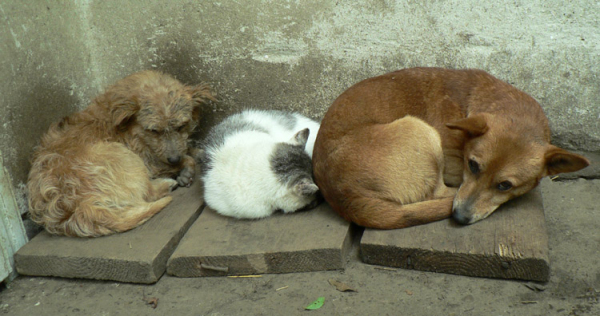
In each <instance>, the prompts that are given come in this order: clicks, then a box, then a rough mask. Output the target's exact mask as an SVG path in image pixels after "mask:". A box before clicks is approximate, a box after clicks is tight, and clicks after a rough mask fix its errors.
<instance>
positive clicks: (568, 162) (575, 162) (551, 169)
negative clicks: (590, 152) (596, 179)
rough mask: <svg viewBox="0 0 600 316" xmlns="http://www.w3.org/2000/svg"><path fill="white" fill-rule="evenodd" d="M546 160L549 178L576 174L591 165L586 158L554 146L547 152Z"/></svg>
mask: <svg viewBox="0 0 600 316" xmlns="http://www.w3.org/2000/svg"><path fill="white" fill-rule="evenodd" d="M544 160H545V161H546V173H547V175H549V176H553V175H555V174H559V173H565V172H574V171H577V170H581V169H583V168H585V167H587V166H589V165H590V161H589V160H587V159H586V158H585V157H583V156H580V155H577V154H574V153H571V152H568V151H566V150H564V149H562V148H558V147H556V146H552V145H550V146H549V148H548V150H547V151H546V154H545V155H544Z"/></svg>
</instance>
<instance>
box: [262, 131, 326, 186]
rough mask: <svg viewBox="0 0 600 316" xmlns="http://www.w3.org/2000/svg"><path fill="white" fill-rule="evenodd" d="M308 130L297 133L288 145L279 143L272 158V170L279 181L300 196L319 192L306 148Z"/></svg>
mask: <svg viewBox="0 0 600 316" xmlns="http://www.w3.org/2000/svg"><path fill="white" fill-rule="evenodd" d="M309 132H310V131H309V130H308V128H305V129H303V130H301V131H299V132H298V133H296V134H295V135H294V136H293V137H292V139H290V141H289V142H287V143H278V144H277V145H276V146H275V149H274V150H273V153H272V154H271V157H270V159H269V160H270V163H271V170H272V171H273V173H274V174H275V175H276V176H277V180H278V181H279V182H280V183H281V184H284V185H287V186H288V187H289V188H293V190H294V191H295V192H296V193H297V194H298V195H300V196H310V195H314V194H315V193H316V192H317V191H318V187H317V185H316V184H315V183H314V181H313V178H312V161H311V159H310V157H309V156H308V154H307V153H306V151H304V147H305V146H306V141H307V139H308V134H309Z"/></svg>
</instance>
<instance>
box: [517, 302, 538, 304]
mask: <svg viewBox="0 0 600 316" xmlns="http://www.w3.org/2000/svg"><path fill="white" fill-rule="evenodd" d="M537 303H538V302H537V301H521V304H537Z"/></svg>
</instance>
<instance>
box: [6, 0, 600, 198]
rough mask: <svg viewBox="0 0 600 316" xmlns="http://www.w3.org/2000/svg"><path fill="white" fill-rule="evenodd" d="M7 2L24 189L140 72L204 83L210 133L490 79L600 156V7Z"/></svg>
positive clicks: (308, 1) (11, 138)
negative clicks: (398, 83)
mask: <svg viewBox="0 0 600 316" xmlns="http://www.w3.org/2000/svg"><path fill="white" fill-rule="evenodd" d="M353 3H355V2H353V1H334V0H302V1H285V0H272V1H269V0H248V1H233V0H221V1H199V0H198V1H184V0H171V1H143V2H142V1H131V2H122V1H115V0H110V1H91V0H88V1H76V2H75V3H70V2H64V3H63V2H53V1H35V2H33V1H28V2H22V1H10V0H0V30H1V31H2V32H0V123H1V124H0V130H1V132H0V151H1V152H2V155H3V157H4V161H5V164H6V165H7V166H8V169H9V173H10V174H11V176H12V180H13V183H14V185H15V187H22V184H23V183H25V182H26V178H27V172H28V169H29V160H28V159H29V157H30V155H31V153H32V150H33V147H34V145H35V144H36V143H37V141H38V139H39V137H40V136H41V135H42V133H43V132H44V131H45V130H46V129H47V128H48V126H49V125H50V123H51V122H53V121H55V120H57V119H59V118H60V117H62V116H64V115H67V114H68V113H71V112H73V111H75V110H77V109H81V108H82V107H84V106H86V105H87V103H88V101H89V99H90V98H92V97H93V96H95V95H96V94H97V93H99V92H100V91H101V90H102V89H103V87H105V86H107V85H109V84H111V83H113V82H114V81H116V80H117V79H119V78H121V77H124V76H126V75H127V74H129V73H132V72H135V71H138V70H142V69H147V68H157V69H160V70H163V71H165V72H168V73H171V74H173V75H175V76H176V77H177V78H179V79H180V80H182V81H183V82H185V83H190V84H191V83H197V82H200V81H206V82H208V83H210V84H211V85H212V86H213V87H214V88H215V90H216V91H217V92H218V94H219V96H220V98H221V101H220V102H218V103H215V104H212V105H210V106H208V107H207V108H206V110H205V111H204V117H203V119H202V123H203V126H205V127H204V128H203V129H202V130H201V134H202V133H203V132H205V131H206V129H207V128H208V127H210V125H211V124H213V123H215V122H217V121H218V120H220V119H222V118H223V117H224V116H225V115H226V114H228V113H231V112H232V111H237V110H239V109H242V108H246V107H258V108H278V109H293V110H296V111H300V112H302V113H304V114H306V115H309V116H312V117H315V118H320V117H321V116H322V115H323V114H324V112H325V111H326V109H327V107H328V106H329V104H330V103H331V102H332V101H333V100H334V99H335V97H336V96H337V95H339V94H340V93H341V92H342V91H344V90H345V89H346V88H348V87H349V86H350V85H352V84H353V83H355V82H358V81H360V80H362V79H365V78H367V77H370V76H374V75H378V74H382V73H386V72H389V71H392V70H396V69H399V68H404V67H412V66H442V67H452V68H464V67H471V68H482V69H485V70H487V71H489V72H490V73H492V74H494V75H495V76H497V77H499V78H501V79H503V80H506V81H508V82H510V83H512V84H514V85H515V86H517V87H519V88H521V89H522V90H524V91H526V92H528V93H529V94H531V95H532V96H533V97H535V98H536V99H537V100H538V101H540V103H541V104H542V106H543V107H544V109H545V111H546V113H547V115H548V117H549V119H550V122H551V127H552V129H553V138H554V142H555V143H556V144H557V145H561V146H564V147H567V148H570V149H578V150H587V151H600V126H599V125H600V123H599V122H600V106H599V103H600V102H599V101H600V78H598V74H599V71H600V56H599V55H600V25H599V17H600V3H598V2H597V1H591V0H587V1H586V0H582V1H572V2H565V1H557V0H548V1H542V0H537V1H531V0H527V1H519V0H516V1H511V2H505V1H495V2H494V3H488V2H481V1H444V0H440V1H385V0H371V1H361V2H360V5H357V4H353Z"/></svg>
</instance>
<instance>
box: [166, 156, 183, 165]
mask: <svg viewBox="0 0 600 316" xmlns="http://www.w3.org/2000/svg"><path fill="white" fill-rule="evenodd" d="M167 161H168V162H169V163H170V164H172V165H176V164H178V163H180V162H181V156H174V157H169V158H167Z"/></svg>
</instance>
